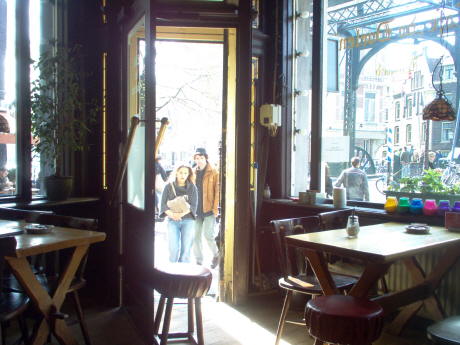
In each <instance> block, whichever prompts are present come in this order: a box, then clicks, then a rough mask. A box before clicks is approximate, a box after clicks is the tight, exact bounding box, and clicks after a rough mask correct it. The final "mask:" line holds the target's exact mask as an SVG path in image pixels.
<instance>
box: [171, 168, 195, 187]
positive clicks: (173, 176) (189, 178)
mask: <svg viewBox="0 0 460 345" xmlns="http://www.w3.org/2000/svg"><path fill="white" fill-rule="evenodd" d="M182 168H186V169H187V170H188V176H187V180H186V182H189V183H193V184H195V173H194V172H193V170H192V168H191V167H190V166H188V165H185V164H182V165H179V166H178V167H177V168H176V169H174V172H173V173H172V174H171V176H170V179H169V182H177V179H176V174H177V172H178V171H179V169H182Z"/></svg>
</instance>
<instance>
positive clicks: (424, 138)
mask: <svg viewBox="0 0 460 345" xmlns="http://www.w3.org/2000/svg"><path fill="white" fill-rule="evenodd" d="M420 136H421V138H422V141H423V142H425V141H426V121H425V122H423V123H422V133H421V135H420Z"/></svg>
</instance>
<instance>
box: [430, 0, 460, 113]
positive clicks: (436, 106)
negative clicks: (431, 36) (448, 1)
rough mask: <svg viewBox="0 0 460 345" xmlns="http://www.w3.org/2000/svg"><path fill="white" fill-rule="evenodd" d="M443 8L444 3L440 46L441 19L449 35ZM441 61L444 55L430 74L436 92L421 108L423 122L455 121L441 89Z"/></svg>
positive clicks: (448, 102) (442, 34) (442, 33)
mask: <svg viewBox="0 0 460 345" xmlns="http://www.w3.org/2000/svg"><path fill="white" fill-rule="evenodd" d="M444 7H445V1H443V2H442V7H441V18H440V21H441V22H440V23H441V36H440V39H441V44H442V39H443V36H444V24H443V18H444V21H445V31H446V32H447V34H448V33H449V27H448V26H447V25H448V19H447V18H446V16H445V15H444ZM443 60H444V55H442V56H441V58H440V59H439V61H438V63H437V64H436V65H435V66H434V69H433V73H432V74H431V84H432V85H433V88H434V89H435V90H436V98H435V99H434V100H433V101H432V102H431V103H429V104H428V105H427V106H426V107H425V108H423V119H424V120H432V121H453V120H455V114H456V112H455V110H454V108H453V106H452V104H451V103H450V101H449V100H448V99H447V97H446V94H445V92H444V89H443V87H442V79H443V74H444V65H443ZM438 67H439V69H438ZM437 69H438V73H439V89H437V88H436V86H435V84H434V77H435V75H436V70H437Z"/></svg>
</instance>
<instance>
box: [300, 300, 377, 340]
mask: <svg viewBox="0 0 460 345" xmlns="http://www.w3.org/2000/svg"><path fill="white" fill-rule="evenodd" d="M305 323H306V325H307V328H308V330H309V332H310V334H311V335H312V336H313V337H315V338H317V339H319V340H320V341H323V342H327V343H333V344H352V345H361V344H371V343H372V342H373V341H374V340H377V339H378V338H379V337H380V334H381V333H382V327H383V309H382V307H381V306H380V305H378V304H377V303H375V302H372V301H369V300H367V299H364V298H357V297H353V296H345V295H330V296H319V297H316V298H314V299H311V300H309V301H308V303H307V307H306V309H305Z"/></svg>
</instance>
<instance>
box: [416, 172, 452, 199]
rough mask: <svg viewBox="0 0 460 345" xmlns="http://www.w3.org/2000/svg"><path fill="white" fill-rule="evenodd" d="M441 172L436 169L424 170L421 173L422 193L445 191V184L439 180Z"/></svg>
mask: <svg viewBox="0 0 460 345" xmlns="http://www.w3.org/2000/svg"><path fill="white" fill-rule="evenodd" d="M441 177H442V172H440V171H438V170H433V169H429V170H425V171H424V172H423V175H422V179H421V184H420V192H422V193H429V192H431V193H445V192H446V191H447V186H446V185H444V183H442V181H441Z"/></svg>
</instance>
